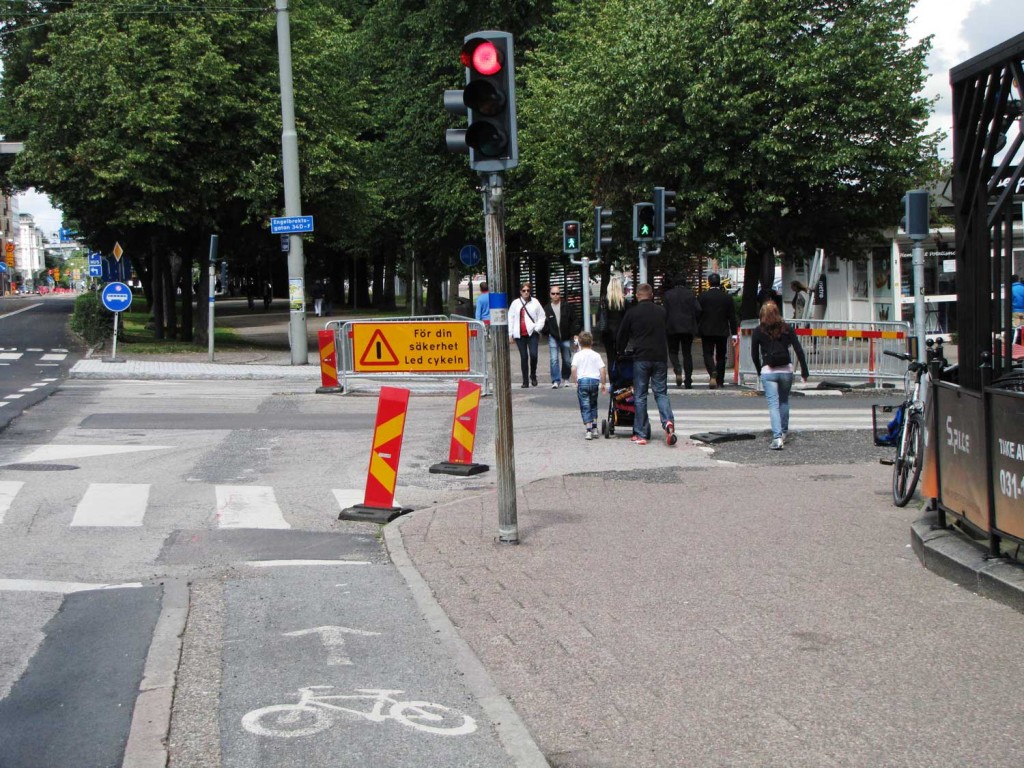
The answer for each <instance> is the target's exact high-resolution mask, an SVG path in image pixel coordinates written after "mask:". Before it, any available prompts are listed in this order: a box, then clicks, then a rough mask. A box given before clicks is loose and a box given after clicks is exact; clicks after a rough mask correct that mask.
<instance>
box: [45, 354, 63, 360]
mask: <svg viewBox="0 0 1024 768" xmlns="http://www.w3.org/2000/svg"><path fill="white" fill-rule="evenodd" d="M39 359H40V360H66V359H67V354H49V353H48V354H45V355H43V356H42V357H40V358H39Z"/></svg>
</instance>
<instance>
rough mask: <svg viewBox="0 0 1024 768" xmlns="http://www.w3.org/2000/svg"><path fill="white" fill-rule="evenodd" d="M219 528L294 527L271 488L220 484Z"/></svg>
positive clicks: (218, 501)
mask: <svg viewBox="0 0 1024 768" xmlns="http://www.w3.org/2000/svg"><path fill="white" fill-rule="evenodd" d="M216 491H217V527H219V528H291V526H290V525H289V524H288V521H286V520H285V519H284V515H283V514H282V512H281V508H280V507H279V506H277V499H276V498H275V497H274V489H273V488H271V487H270V486H268V485H218V486H217V487H216Z"/></svg>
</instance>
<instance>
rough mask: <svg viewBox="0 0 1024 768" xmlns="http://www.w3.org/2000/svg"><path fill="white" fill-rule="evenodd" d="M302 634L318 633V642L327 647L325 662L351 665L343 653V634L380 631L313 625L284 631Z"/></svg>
mask: <svg viewBox="0 0 1024 768" xmlns="http://www.w3.org/2000/svg"><path fill="white" fill-rule="evenodd" d="M303 635H320V642H322V643H323V644H324V648H326V649H327V663H328V664H329V665H330V666H351V665H352V660H351V659H350V658H349V657H348V656H346V655H345V654H344V653H343V650H344V648H345V635H359V636H361V637H377V636H379V635H380V632H367V631H366V630H363V629H350V628H349V627H313V628H312V629H300V630H297V631H295V632H285V633H284V636H285V637H302V636H303Z"/></svg>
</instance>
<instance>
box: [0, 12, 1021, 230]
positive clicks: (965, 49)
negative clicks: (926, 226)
mask: <svg viewBox="0 0 1024 768" xmlns="http://www.w3.org/2000/svg"><path fill="white" fill-rule="evenodd" d="M1022 1H1024V0H918V3H917V5H916V6H914V8H913V10H912V11H911V12H910V18H911V22H910V25H909V27H908V29H907V31H908V33H909V35H910V38H911V39H912V40H914V41H917V40H920V39H921V38H923V37H925V36H927V35H933V38H932V50H931V53H930V54H929V56H928V73H929V77H928V81H927V83H926V84H925V89H924V95H925V96H927V97H930V98H931V97H937V98H938V101H937V102H936V104H935V109H934V113H933V115H932V118H931V120H930V121H929V130H932V131H934V130H942V131H945V133H946V134H947V139H946V141H945V142H944V143H943V144H942V146H941V147H940V148H939V154H940V156H941V157H943V158H944V159H947V160H951V159H952V157H953V150H952V147H951V144H950V136H951V135H952V132H953V128H952V125H953V121H952V116H951V114H952V97H951V93H950V87H949V70H950V69H952V68H953V67H955V66H956V65H957V64H961V63H963V62H964V61H967V60H968V59H970V58H972V57H974V56H977V55H978V54H979V53H983V52H985V51H987V50H988V49H989V48H992V47H993V46H996V45H998V44H999V43H1002V42H1004V41H1006V40H1009V39H1010V38H1011V37H1015V36H1016V35H1019V34H1021V33H1022V32H1024V15H1022V14H1021V4H1022ZM18 210H19V211H20V212H21V213H31V214H32V215H33V216H35V221H36V226H38V227H39V228H40V229H42V230H43V232H44V233H45V234H47V235H50V234H51V233H56V231H57V229H58V228H59V227H60V226H61V214H60V211H58V210H56V209H54V208H53V207H52V206H51V205H50V201H49V198H47V197H46V196H45V195H41V194H38V193H36V192H35V191H34V190H33V191H29V192H27V193H25V194H22V195H18Z"/></svg>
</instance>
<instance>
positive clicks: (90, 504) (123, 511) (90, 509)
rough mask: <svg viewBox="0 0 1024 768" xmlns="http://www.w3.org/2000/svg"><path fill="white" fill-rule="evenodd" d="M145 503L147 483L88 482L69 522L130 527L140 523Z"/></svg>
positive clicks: (147, 490) (78, 525) (73, 523)
mask: <svg viewBox="0 0 1024 768" xmlns="http://www.w3.org/2000/svg"><path fill="white" fill-rule="evenodd" d="M147 504H149V485H143V484H139V485H129V484H127V483H90V484H89V487H88V488H86V489H85V495H84V496H82V500H81V501H80V502H78V507H77V508H76V509H75V516H74V518H72V520H71V525H72V526H75V527H95V528H100V527H103V528H132V527H136V526H140V525H142V519H143V518H144V517H145V516H146V505H147Z"/></svg>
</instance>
